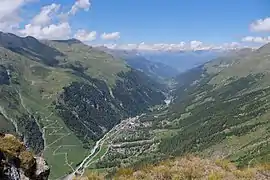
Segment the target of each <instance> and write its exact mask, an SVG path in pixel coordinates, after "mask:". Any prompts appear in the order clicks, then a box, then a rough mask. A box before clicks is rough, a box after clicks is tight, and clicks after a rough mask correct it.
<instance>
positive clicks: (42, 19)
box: [32, 3, 61, 26]
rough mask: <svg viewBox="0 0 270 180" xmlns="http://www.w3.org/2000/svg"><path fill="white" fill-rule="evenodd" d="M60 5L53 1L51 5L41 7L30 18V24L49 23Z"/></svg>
mask: <svg viewBox="0 0 270 180" xmlns="http://www.w3.org/2000/svg"><path fill="white" fill-rule="evenodd" d="M60 6H61V5H60V4H54V3H53V4H51V5H48V6H44V7H42V9H41V11H40V13H39V14H37V15H36V16H35V17H34V18H33V19H32V24H34V25H41V26H43V25H48V24H50V23H51V21H52V20H53V18H55V15H56V13H57V11H58V10H59V8H60Z"/></svg>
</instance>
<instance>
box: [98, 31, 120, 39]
mask: <svg viewBox="0 0 270 180" xmlns="http://www.w3.org/2000/svg"><path fill="white" fill-rule="evenodd" d="M100 37H101V39H104V40H116V39H119V38H120V32H112V33H103V34H102V35H101V36H100Z"/></svg>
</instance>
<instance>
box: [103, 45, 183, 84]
mask: <svg viewBox="0 0 270 180" xmlns="http://www.w3.org/2000/svg"><path fill="white" fill-rule="evenodd" d="M99 49H102V50H104V51H106V52H108V53H110V54H112V55H113V56H114V57H116V58H121V59H123V60H125V61H126V62H127V64H128V65H129V66H131V67H132V68H134V69H137V70H139V71H142V72H144V73H145V74H146V75H148V76H149V77H151V78H152V79H154V80H158V81H159V82H161V83H164V82H166V81H168V80H171V79H172V78H173V77H175V76H176V75H178V73H179V72H178V70H177V69H175V68H173V67H171V66H168V65H166V64H164V63H162V62H154V61H150V60H148V59H146V58H145V57H144V56H142V55H140V54H139V53H138V52H136V51H125V50H112V49H108V48H104V47H99Z"/></svg>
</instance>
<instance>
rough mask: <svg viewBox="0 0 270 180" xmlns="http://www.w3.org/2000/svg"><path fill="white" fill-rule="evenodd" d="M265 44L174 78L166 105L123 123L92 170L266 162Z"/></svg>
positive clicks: (269, 104) (269, 134)
mask: <svg viewBox="0 0 270 180" xmlns="http://www.w3.org/2000/svg"><path fill="white" fill-rule="evenodd" d="M269 57H270V48H269V45H265V46H264V47H262V48H260V49H258V50H256V51H251V50H247V49H246V50H243V51H237V52H233V53H231V54H230V55H228V56H227V57H222V58H218V59H216V60H213V61H211V62H208V63H206V64H204V65H201V66H199V67H197V68H194V69H191V70H189V71H187V72H185V73H183V74H181V75H179V77H178V78H177V81H178V87H177V88H176V90H175V91H174V92H173V96H174V98H173V102H172V103H171V104H170V105H169V106H163V107H158V108H157V109H155V110H154V111H152V112H151V113H148V114H145V115H142V116H140V117H138V118H136V119H134V120H131V121H129V122H127V124H128V125H127V126H126V128H123V129H121V130H120V131H119V132H118V135H117V136H116V137H114V138H113V139H109V140H108V142H112V144H111V146H109V150H108V152H107V153H105V155H103V156H102V158H99V159H98V160H97V161H96V162H93V165H92V167H91V168H97V169H99V168H111V167H115V166H120V165H122V166H136V165H138V164H139V165H140V164H144V163H152V162H156V161H159V160H161V159H163V158H167V157H168V156H179V155H180V156H181V155H184V154H186V153H196V154H199V155H201V156H207V157H209V158H217V157H218V158H228V159H230V160H231V161H233V162H235V163H236V165H237V166H240V167H243V166H252V165H255V164H260V163H265V162H267V163H269V161H270V151H269V150H270V147H269V140H270V121H269V118H268V117H269V110H270V99H269V98H270V89H269V87H270V81H269V77H270V74H269V72H270V71H269V67H270V65H269Z"/></svg>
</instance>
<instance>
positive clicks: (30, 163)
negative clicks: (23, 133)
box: [0, 133, 50, 180]
mask: <svg viewBox="0 0 270 180" xmlns="http://www.w3.org/2000/svg"><path fill="white" fill-rule="evenodd" d="M49 174H50V169H49V166H48V165H47V163H46V161H45V160H44V159H43V158H42V157H35V156H34V155H33V154H32V153H31V152H29V151H27V149H26V146H25V145H24V144H23V143H22V142H20V141H19V140H18V139H17V138H16V137H15V136H13V135H10V134H1V133H0V179H1V180H47V179H48V177H49Z"/></svg>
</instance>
